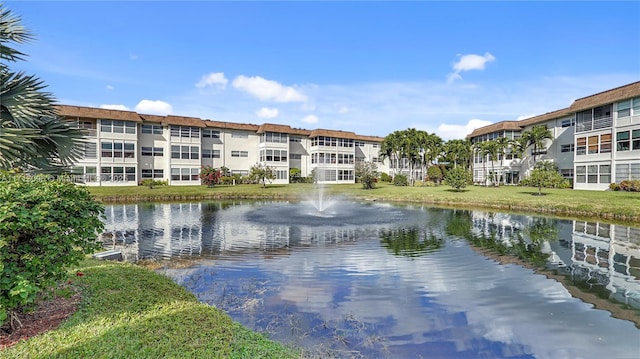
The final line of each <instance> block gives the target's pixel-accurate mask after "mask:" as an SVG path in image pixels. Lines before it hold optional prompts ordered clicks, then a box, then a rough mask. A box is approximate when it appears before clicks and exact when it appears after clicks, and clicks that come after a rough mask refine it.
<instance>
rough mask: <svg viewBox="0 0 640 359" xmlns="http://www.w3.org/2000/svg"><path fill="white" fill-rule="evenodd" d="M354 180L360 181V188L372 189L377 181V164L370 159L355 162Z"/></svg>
mask: <svg viewBox="0 0 640 359" xmlns="http://www.w3.org/2000/svg"><path fill="white" fill-rule="evenodd" d="M355 175H356V176H355V177H356V182H359V183H362V188H364V189H373V188H375V187H376V182H378V166H377V165H376V164H375V163H373V162H371V161H364V162H358V163H356V169H355Z"/></svg>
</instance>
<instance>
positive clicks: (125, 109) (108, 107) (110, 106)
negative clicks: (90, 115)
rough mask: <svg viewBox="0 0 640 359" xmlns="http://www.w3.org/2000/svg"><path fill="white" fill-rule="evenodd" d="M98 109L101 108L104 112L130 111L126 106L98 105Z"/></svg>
mask: <svg viewBox="0 0 640 359" xmlns="http://www.w3.org/2000/svg"><path fill="white" fill-rule="evenodd" d="M100 108H103V109H105V110H119V111H131V110H130V109H129V108H128V107H127V106H125V105H106V104H105V105H100Z"/></svg>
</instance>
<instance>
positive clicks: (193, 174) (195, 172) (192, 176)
mask: <svg viewBox="0 0 640 359" xmlns="http://www.w3.org/2000/svg"><path fill="white" fill-rule="evenodd" d="M199 179H200V169H199V168H172V169H171V180H172V181H198V180H199Z"/></svg>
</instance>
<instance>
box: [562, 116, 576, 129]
mask: <svg viewBox="0 0 640 359" xmlns="http://www.w3.org/2000/svg"><path fill="white" fill-rule="evenodd" d="M575 124H576V123H575V120H574V119H572V118H571V119H568V120H562V122H561V125H560V126H561V127H563V128H564V127H571V126H574V125H575Z"/></svg>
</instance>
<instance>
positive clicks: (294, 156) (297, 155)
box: [289, 153, 302, 160]
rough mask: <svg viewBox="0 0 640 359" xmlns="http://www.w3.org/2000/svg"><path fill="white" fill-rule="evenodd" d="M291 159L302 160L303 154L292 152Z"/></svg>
mask: <svg viewBox="0 0 640 359" xmlns="http://www.w3.org/2000/svg"><path fill="white" fill-rule="evenodd" d="M289 159H292V160H301V159H302V155H301V154H299V153H291V154H290V155H289Z"/></svg>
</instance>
